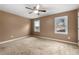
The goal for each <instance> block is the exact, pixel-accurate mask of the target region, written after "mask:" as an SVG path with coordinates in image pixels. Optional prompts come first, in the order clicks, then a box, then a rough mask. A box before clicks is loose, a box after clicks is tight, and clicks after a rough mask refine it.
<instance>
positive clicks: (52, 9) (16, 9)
mask: <svg viewBox="0 0 79 59" xmlns="http://www.w3.org/2000/svg"><path fill="white" fill-rule="evenodd" d="M25 6H27V7H30V8H33V6H35V4H0V10H3V11H6V12H9V13H12V14H16V15H19V16H23V17H27V18H29V19H33V18H37V17H38V15H36V14H34V13H32V14H28V13H29V12H30V11H31V10H29V9H26V8H25ZM77 8H79V4H41V7H40V9H45V10H47V12H46V13H40V17H42V16H47V15H51V14H56V13H60V12H65V11H70V10H74V9H77Z"/></svg>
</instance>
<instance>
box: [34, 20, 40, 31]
mask: <svg viewBox="0 0 79 59" xmlns="http://www.w3.org/2000/svg"><path fill="white" fill-rule="evenodd" d="M34 32H40V20H39V19H35V20H34Z"/></svg>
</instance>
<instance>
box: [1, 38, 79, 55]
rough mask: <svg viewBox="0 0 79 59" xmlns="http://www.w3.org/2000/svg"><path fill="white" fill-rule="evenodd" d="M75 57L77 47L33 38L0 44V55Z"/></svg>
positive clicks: (78, 52) (77, 51) (77, 50)
mask: <svg viewBox="0 0 79 59" xmlns="http://www.w3.org/2000/svg"><path fill="white" fill-rule="evenodd" d="M64 54H65V55H75V54H79V47H78V46H76V45H72V44H67V43H61V42H56V41H52V40H45V39H39V38H35V37H28V38H22V39H19V40H16V41H12V42H9V43H5V44H0V55H64Z"/></svg>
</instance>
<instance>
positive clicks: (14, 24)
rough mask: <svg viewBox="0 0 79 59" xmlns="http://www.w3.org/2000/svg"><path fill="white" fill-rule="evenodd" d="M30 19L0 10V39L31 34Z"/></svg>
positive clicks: (4, 39)
mask: <svg viewBox="0 0 79 59" xmlns="http://www.w3.org/2000/svg"><path fill="white" fill-rule="evenodd" d="M30 27H31V22H30V20H29V19H27V18H24V17H20V16H17V15H13V14H10V13H7V12H3V11H0V41H6V40H9V39H12V38H16V37H22V36H27V35H29V34H30Z"/></svg>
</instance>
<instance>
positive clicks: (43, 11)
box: [38, 10, 46, 12]
mask: <svg viewBox="0 0 79 59" xmlns="http://www.w3.org/2000/svg"><path fill="white" fill-rule="evenodd" d="M38 11H39V12H46V10H38Z"/></svg>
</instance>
